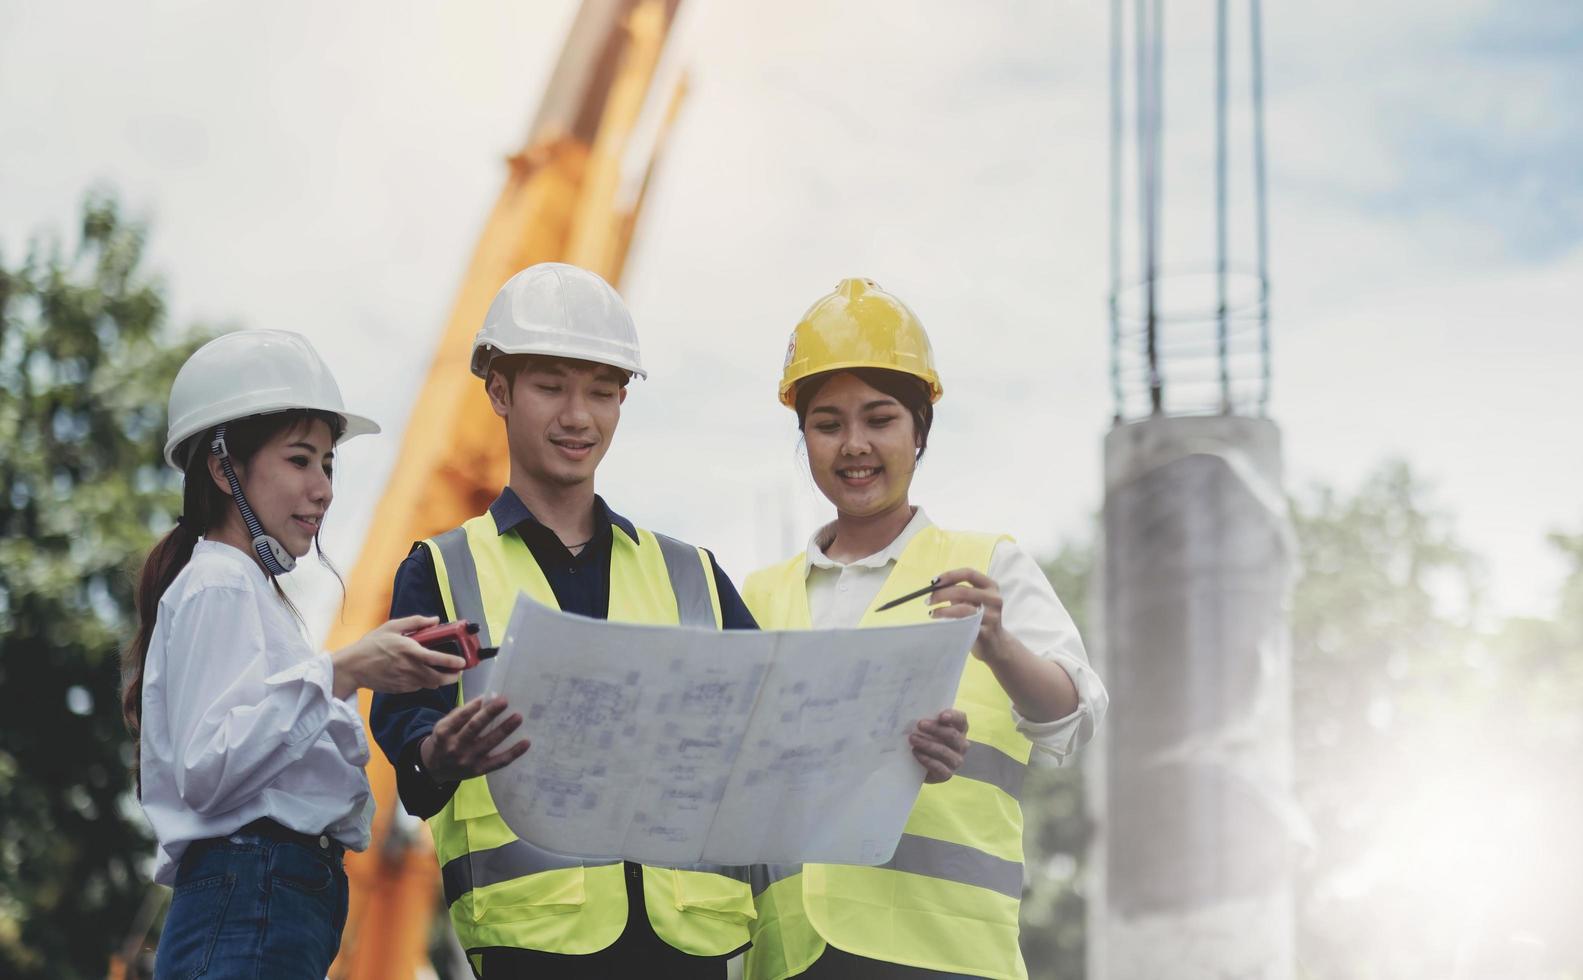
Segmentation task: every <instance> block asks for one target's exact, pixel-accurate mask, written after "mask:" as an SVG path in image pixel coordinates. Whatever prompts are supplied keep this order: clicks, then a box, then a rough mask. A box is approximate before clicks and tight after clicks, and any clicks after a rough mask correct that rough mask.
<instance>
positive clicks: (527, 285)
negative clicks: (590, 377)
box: [472, 262, 648, 378]
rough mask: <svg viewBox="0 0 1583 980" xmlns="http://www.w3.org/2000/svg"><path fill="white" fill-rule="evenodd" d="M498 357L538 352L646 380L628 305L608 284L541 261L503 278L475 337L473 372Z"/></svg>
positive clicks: (483, 372)
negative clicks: (607, 366) (617, 369)
mask: <svg viewBox="0 0 1583 980" xmlns="http://www.w3.org/2000/svg"><path fill="white" fill-rule="evenodd" d="M502 354H542V355H545V356H547V357H566V358H572V359H575V360H579V361H593V362H594V363H596V364H608V365H610V366H611V367H613V368H619V369H620V370H622V371H625V372H627V373H628V374H635V375H637V376H638V377H640V378H646V377H648V374H647V373H645V372H644V370H643V362H642V359H641V357H640V355H639V353H638V331H637V328H636V327H634V326H633V325H632V314H631V313H628V312H627V304H626V303H623V302H622V301H621V296H620V294H619V293H617V292H616V291H615V290H614V289H612V288H611V286H610V284H609V283H608V282H605V281H604V280H603V279H601V278H599V277H598V276H596V275H594V274H593V273H592V272H589V271H588V270H587V269H579V268H578V267H577V266H575V265H567V264H565V263H564V262H540V263H539V264H538V265H532V266H529V267H528V268H526V269H523V270H522V271H521V272H519V273H517V274H516V275H514V276H512V277H511V278H510V279H508V280H506V284H505V285H504V286H501V287H500V292H498V293H496V294H495V301H494V302H493V303H491V304H489V312H488V313H486V314H485V315H484V326H483V329H481V330H479V331H478V336H476V337H474V338H473V362H472V367H473V373H474V374H476V375H478V376H479V377H480V378H487V377H488V376H489V362H490V361H492V360H493V359H494V358H496V357H498V356H500V355H502Z"/></svg>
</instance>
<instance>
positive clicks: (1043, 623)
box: [805, 507, 1110, 764]
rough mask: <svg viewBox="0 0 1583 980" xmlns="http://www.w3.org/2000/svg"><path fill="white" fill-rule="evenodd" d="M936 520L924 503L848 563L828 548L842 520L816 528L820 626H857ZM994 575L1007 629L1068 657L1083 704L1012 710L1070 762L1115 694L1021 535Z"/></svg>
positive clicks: (813, 551) (812, 564) (812, 548)
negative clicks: (879, 545) (1039, 713)
mask: <svg viewBox="0 0 1583 980" xmlns="http://www.w3.org/2000/svg"><path fill="white" fill-rule="evenodd" d="M930 523H931V522H930V520H929V518H928V516H926V515H925V514H924V512H923V508H922V507H919V508H918V509H917V511H916V512H915V513H914V514H913V517H912V520H911V521H909V522H908V523H907V526H906V527H905V528H903V529H902V532H901V534H899V535H897V536H896V540H894V541H892V542H891V543H890V544H889V545H888V546H886V547H885V548H883V549H881V550H879V551H876V552H875V553H874V554H872V555H869V556H868V557H866V558H858V559H856V560H854V561H850V562H846V563H842V562H838V561H836V560H835V559H833V558H831V557H829V556H828V555H826V554H825V548H827V547H829V546H830V544H831V542H833V541H834V540H835V525H834V524H827V525H825V526H824V527H822V528H820V529H819V530H818V531H815V532H814V535H813V537H812V538H810V539H809V540H808V551H807V559H806V562H805V572H806V574H807V579H808V611H809V614H810V615H811V616H812V618H813V625H814V627H815V628H816V629H835V628H839V627H852V626H856V625H857V624H858V622H859V621H860V620H861V619H862V618H863V615H864V613H866V612H867V611H868V607H869V606H871V605H873V603H874V598H875V597H876V596H878V595H879V590H880V588H881V587H883V586H884V584H885V580H886V579H887V578H889V577H890V573H891V569H892V566H893V565H894V564H895V562H896V559H897V558H898V557H900V555H901V553H902V551H903V550H904V549H906V547H907V545H908V543H909V542H911V541H912V539H913V538H914V537H916V536H917V534H918V532H919V531H921V530H923V529H924V528H926V527H928V526H930ZM940 571H942V572H946V571H950V569H947V568H942V569H940ZM988 574H989V577H990V578H992V579H994V580H995V582H996V584H998V585H999V586H1000V594H1001V596H1002V597H1003V605H1002V608H1001V623H1002V625H1003V626H1004V628H1005V629H1006V630H1007V631H1008V632H1009V633H1011V635H1012V636H1015V637H1016V638H1017V639H1019V640H1021V641H1022V642H1023V644H1024V645H1025V646H1026V647H1027V648H1028V649H1029V650H1032V651H1033V652H1034V654H1035V655H1036V656H1038V657H1040V658H1042V659H1044V660H1050V661H1054V662H1055V663H1058V664H1060V665H1061V667H1062V668H1063V669H1065V670H1066V673H1067V675H1068V676H1070V677H1071V678H1072V684H1073V686H1074V687H1076V688H1077V710H1075V711H1073V712H1072V713H1071V714H1069V715H1067V716H1066V717H1064V718H1057V719H1055V720H1054V721H1045V722H1037V721H1029V720H1028V719H1026V718H1024V717H1022V716H1021V715H1020V714H1018V713H1017V710H1016V708H1015V707H1013V708H1012V712H1011V714H1012V717H1013V718H1014V719H1015V720H1016V722H1017V730H1018V731H1020V732H1022V733H1023V734H1024V735H1026V736H1027V737H1028V739H1029V740H1030V741H1031V742H1033V745H1034V748H1036V749H1038V750H1040V752H1042V753H1044V754H1045V755H1046V756H1047V757H1049V758H1052V759H1053V760H1054V761H1055V762H1056V763H1057V764H1059V763H1062V762H1065V761H1066V760H1067V759H1069V758H1070V757H1071V756H1072V754H1073V753H1074V752H1076V751H1077V749H1078V748H1079V747H1081V746H1082V745H1083V744H1084V743H1085V742H1087V741H1088V740H1089V739H1090V738H1092V737H1093V735H1094V729H1095V728H1096V727H1097V726H1098V725H1099V722H1100V720H1101V719H1103V718H1104V716H1105V709H1106V708H1107V707H1109V705H1110V695H1109V694H1108V693H1106V691H1105V685H1104V684H1103V683H1102V682H1101V681H1100V679H1099V675H1098V674H1096V673H1095V672H1094V669H1093V668H1092V667H1091V666H1089V663H1088V654H1087V653H1085V652H1084V650H1083V640H1082V637H1080V636H1078V634H1077V626H1076V625H1075V624H1074V623H1073V622H1072V617H1071V614H1069V613H1068V612H1067V611H1066V607H1065V606H1063V605H1061V600H1060V599H1059V598H1057V597H1056V594H1055V590H1054V589H1052V588H1051V587H1050V580H1049V579H1047V578H1045V576H1044V572H1043V571H1042V570H1041V569H1040V568H1039V563H1038V562H1036V561H1034V560H1033V558H1032V556H1030V555H1029V554H1028V553H1027V552H1026V551H1024V550H1022V548H1021V547H1019V546H1018V545H1017V544H1016V543H1015V542H1011V541H1001V542H999V543H997V544H996V545H995V551H994V553H993V554H992V555H991V557H990V561H989V571H988Z"/></svg>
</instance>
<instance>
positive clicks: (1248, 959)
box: [1088, 416, 1303, 980]
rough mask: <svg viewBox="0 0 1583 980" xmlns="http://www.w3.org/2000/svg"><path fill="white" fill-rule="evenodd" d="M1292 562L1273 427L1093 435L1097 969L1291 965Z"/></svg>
mask: <svg viewBox="0 0 1583 980" xmlns="http://www.w3.org/2000/svg"><path fill="white" fill-rule="evenodd" d="M1294 560H1295V548H1294V544H1293V536H1292V531H1291V526H1290V522H1289V519H1288V516H1287V508H1286V499H1285V496H1284V493H1283V491H1282V488H1281V449H1280V432H1279V430H1278V429H1277V428H1276V426H1275V425H1274V424H1273V423H1272V422H1269V421H1267V420H1263V419H1248V418H1239V417H1235V416H1217V417H1209V418H1155V419H1149V420H1146V421H1142V422H1136V423H1132V424H1128V425H1123V426H1118V427H1116V428H1115V429H1113V430H1112V431H1111V433H1110V435H1109V436H1108V437H1107V438H1106V440H1105V540H1104V549H1103V557H1102V560H1101V575H1102V582H1103V599H1102V607H1103V615H1102V617H1101V623H1100V629H1099V630H1098V631H1096V632H1098V634H1099V635H1098V636H1096V637H1094V639H1095V640H1096V641H1098V642H1097V643H1096V644H1095V645H1096V646H1097V647H1098V648H1099V649H1098V654H1099V657H1098V659H1099V663H1100V670H1101V671H1102V673H1101V676H1103V677H1104V679H1105V682H1106V684H1107V685H1108V687H1109V690H1110V697H1111V705H1110V713H1109V715H1108V717H1107V720H1106V723H1105V725H1104V726H1103V727H1102V733H1101V738H1100V744H1099V746H1098V749H1099V751H1097V752H1095V753H1091V755H1090V758H1091V759H1094V760H1095V761H1096V762H1097V763H1098V764H1097V765H1094V766H1091V768H1090V772H1089V789H1090V798H1091V799H1092V800H1093V801H1094V806H1095V814H1096V817H1097V822H1098V826H1099V832H1098V835H1097V838H1096V842H1095V853H1094V858H1095V860H1094V862H1093V866H1094V868H1095V871H1096V873H1097V877H1098V881H1097V882H1096V885H1097V887H1096V889H1095V894H1093V895H1092V896H1091V900H1090V903H1089V909H1090V913H1089V914H1090V923H1089V944H1088V945H1089V951H1090V952H1089V976H1090V977H1092V978H1095V980H1160V978H1164V977H1169V978H1171V980H1199V978H1203V980H1211V978H1212V980H1227V978H1239V980H1240V978H1245V980H1291V978H1292V976H1293V972H1294V955H1293V942H1294V924H1293V923H1294V920H1293V900H1292V875H1291V859H1292V854H1293V848H1292V842H1293V839H1294V835H1296V834H1300V833H1301V832H1302V827H1303V823H1302V820H1301V817H1300V815H1299V813H1298V811H1297V809H1296V807H1295V804H1294V801H1293V798H1292V794H1291V769H1292V748H1291V746H1292V737H1291V724H1292V722H1291V696H1292V692H1291V651H1290V634H1289V627H1288V624H1287V614H1286V610H1287V600H1288V596H1289V591H1290V583H1291V578H1292V571H1293V567H1294Z"/></svg>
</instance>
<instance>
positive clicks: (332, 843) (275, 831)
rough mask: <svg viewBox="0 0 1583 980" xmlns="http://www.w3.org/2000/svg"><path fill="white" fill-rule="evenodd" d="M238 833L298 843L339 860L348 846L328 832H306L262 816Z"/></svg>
mask: <svg viewBox="0 0 1583 980" xmlns="http://www.w3.org/2000/svg"><path fill="white" fill-rule="evenodd" d="M237 833H238V834H255V835H257V836H259V837H263V838H266V839H268V840H274V841H281V842H283V843H287V844H298V845H300V846H302V847H306V848H308V849H309V850H311V851H318V852H319V853H321V854H324V855H326V856H327V857H331V858H335V859H337V860H339V859H340V858H341V856H342V855H343V854H345V853H346V848H345V846H343V845H342V844H341V842H340V841H338V840H336V839H335V838H334V837H331V836H330V835H329V834H328V833H322V834H304V833H300V832H298V831H295V830H292V829H291V828H290V827H286V826H282V825H281V824H280V823H278V822H276V821H274V820H271V819H269V818H268V817H260V818H259V819H257V820H254V821H253V822H252V823H250V824H248V825H247V826H245V827H242V828H240V829H238V830H237Z"/></svg>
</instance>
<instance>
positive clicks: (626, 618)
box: [425, 514, 754, 956]
mask: <svg viewBox="0 0 1583 980" xmlns="http://www.w3.org/2000/svg"><path fill="white" fill-rule="evenodd" d="M611 533H612V534H613V535H614V536H615V539H614V541H613V542H612V551H611V572H610V575H611V587H610V608H609V618H610V619H611V620H614V621H620V622H639V623H650V624H655V625H678V624H680V625H688V626H702V627H708V628H718V627H719V626H720V625H721V619H722V617H721V613H720V608H719V597H718V592H717V589H716V587H715V583H714V576H713V571H712V567H711V566H710V564H709V562H708V558H707V556H705V555H704V554H703V552H702V551H700V550H699V549H697V548H695V547H693V546H692V545H689V544H685V543H683V542H680V541H677V540H675V539H673V538H665V537H662V536H660V535H656V534H653V533H652V532H648V531H638V532H637V537H636V538H633V537H632V536H629V535H627V534H626V533H625V532H624V531H621V530H618V529H612V532H611ZM425 544H426V545H427V546H428V547H429V549H430V553H431V554H432V555H433V557H434V559H435V572H436V580H437V582H438V584H439V586H440V593H441V598H442V600H443V601H444V602H445V606H446V608H445V611H446V613H447V614H448V615H449V616H450V617H451V618H452V619H466V620H470V621H472V622H475V623H477V624H478V625H479V640H480V643H482V644H484V645H494V643H495V640H496V638H497V637H498V635H500V634H501V633H503V631H504V629H505V624H506V622H507V621H508V620H509V618H510V612H511V606H512V605H514V604H515V602H516V597H517V595H518V593H519V592H526V593H527V594H528V595H529V596H530V597H531V598H532V599H534V600H535V601H538V602H541V603H543V604H545V605H548V606H550V607H551V608H555V607H556V606H557V603H556V601H555V596H554V593H553V591H552V590H551V589H550V587H549V582H548V579H546V578H545V577H544V574H543V571H542V570H541V569H540V568H539V567H538V565H537V562H536V561H535V560H534V559H533V558H532V554H531V552H530V551H529V550H528V549H527V546H526V545H525V544H524V543H523V542H522V540H521V538H520V536H518V535H515V534H508V535H501V534H499V533H498V531H497V529H496V528H495V526H494V522H493V519H492V518H491V517H490V516H489V515H487V514H486V515H482V516H480V517H477V518H474V519H473V520H471V521H469V522H467V523H466V524H464V525H463V526H462V527H460V528H456V529H454V530H451V531H447V532H445V533H444V534H440V535H437V536H435V537H434V538H431V539H429V540H428V541H427V542H425ZM673 610H674V611H673ZM493 665H494V661H492V660H486V661H484V662H483V663H482V664H480V665H479V666H477V667H474V668H473V669H471V670H469V671H467V673H466V674H465V675H464V676H463V679H462V683H461V685H460V688H461V689H460V692H459V695H458V700H459V701H461V702H463V703H465V702H467V701H471V700H473V699H474V698H476V697H478V696H479V695H480V694H481V693H482V692H483V691H485V690H487V687H488V682H489V675H490V673H491V671H492V669H493ZM429 825H430V828H431V830H432V831H433V834H434V838H435V849H436V851H437V852H438V855H439V857H440V860H441V877H442V880H443V883H444V891H445V899H446V903H447V905H449V906H450V911H451V922H452V925H453V927H454V928H455V930H456V933H457V937H458V938H459V939H460V940H461V942H462V945H463V947H464V949H469V950H472V949H477V948H483V947H487V946H521V947H524V948H530V949H544V950H549V951H552V952H562V953H569V954H580V953H588V952H594V951H597V950H598V949H602V948H604V947H605V946H607V945H609V943H611V942H614V941H615V939H616V937H617V936H618V935H619V934H620V932H621V929H622V928H623V927H624V925H625V922H626V888H625V885H624V883H623V878H624V876H623V872H622V870H621V862H620V861H607V860H584V859H580V858H575V857H571V856H568V855H562V854H556V853H554V852H551V851H546V850H544V849H543V848H539V847H536V846H534V845H532V844H530V843H528V842H527V841H524V840H520V839H518V838H517V837H516V836H515V835H514V834H512V833H511V831H510V829H509V828H508V827H507V826H506V825H505V823H504V822H503V821H502V820H501V819H500V817H499V815H498V814H497V813H496V812H495V808H494V801H493V800H492V799H491V797H490V795H489V791H488V784H487V782H486V780H484V779H483V778H482V777H479V778H476V779H468V780H464V781H463V782H462V784H461V785H460V786H459V787H458V788H457V791H456V793H455V794H453V796H452V798H451V801H450V802H449V803H447V805H446V806H445V808H443V809H442V810H441V811H440V813H438V814H436V815H435V816H434V817H433V818H431V819H430V821H429ZM643 876H644V881H643V884H644V895H645V898H646V900H647V904H648V906H649V920H650V924H651V925H652V926H653V927H654V930H655V932H656V933H657V934H659V935H660V937H661V938H663V939H664V940H665V941H666V942H668V943H669V944H670V945H672V946H675V947H676V948H678V949H681V950H683V951H684V952H688V953H692V954H695V955H702V956H715V955H723V954H725V953H729V952H731V951H733V950H735V949H737V948H739V947H741V946H743V945H744V944H745V943H746V941H747V923H748V922H749V921H750V919H751V918H752V916H753V914H754V913H753V906H752V900H751V894H750V892H749V889H748V887H747V885H746V881H747V878H748V873H747V869H746V868H724V867H720V866H717V865H698V866H689V867H684V868H677V869H671V868H660V869H656V868H652V867H645V868H644V872H643Z"/></svg>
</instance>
